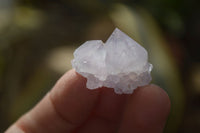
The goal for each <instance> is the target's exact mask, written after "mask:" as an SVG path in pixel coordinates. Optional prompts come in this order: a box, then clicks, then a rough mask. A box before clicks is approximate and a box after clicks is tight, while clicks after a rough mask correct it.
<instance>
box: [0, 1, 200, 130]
mask: <svg viewBox="0 0 200 133" xmlns="http://www.w3.org/2000/svg"><path fill="white" fill-rule="evenodd" d="M199 5H200V2H199V1H198V0H56V1H55V0H42V1H41V0H0V132H3V131H4V130H5V129H6V128H7V127H8V126H9V125H10V124H11V123H13V122H14V121H15V120H16V119H17V118H18V117H19V116H20V115H22V114H23V113H25V112H26V111H27V110H29V109H30V108H32V107H33V106H34V105H35V104H36V103H37V102H38V101H39V100H40V99H41V98H42V97H43V96H44V95H45V93H46V92H47V91H49V90H50V89H51V87H52V86H53V85H54V83H55V82H56V81H57V79H58V78H59V77H60V76H61V75H62V74H63V73H64V72H65V71H67V70H69V69H70V68H71V60H72V58H73V51H74V50H75V49H76V48H77V47H78V46H79V45H81V44H82V43H83V42H85V41H86V40H93V39H98V40H100V39H102V40H103V41H105V40H106V39H107V38H108V36H109V35H110V34H111V33H112V31H113V30H114V28H115V27H118V28H120V29H121V30H122V31H124V32H125V33H127V34H128V35H129V36H131V37H132V38H133V39H135V40H136V41H137V42H139V43H140V44H141V45H143V46H144V47H145V48H146V49H147V50H148V51H149V58H150V62H151V63H152V64H153V65H154V69H153V71H152V75H153V81H152V82H153V83H155V84H158V85H159V86H161V87H162V88H164V89H165V90H166V91H167V92H168V94H169V96H170V99H171V104H172V109H171V113H170V117H169V119H168V122H167V125H166V128H165V132H166V133H199V132H200V52H199V50H200V49H199V48H200V47H199V45H200V44H199V42H200V12H199V11H200V8H199Z"/></svg>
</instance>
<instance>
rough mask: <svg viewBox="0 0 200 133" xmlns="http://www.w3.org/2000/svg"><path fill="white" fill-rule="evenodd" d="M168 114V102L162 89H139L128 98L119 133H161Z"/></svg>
mask: <svg viewBox="0 0 200 133" xmlns="http://www.w3.org/2000/svg"><path fill="white" fill-rule="evenodd" d="M169 112H170V100H169V97H168V95H167V93H166V92H165V91H164V90H163V89H162V88H160V87H159V86H157V85H153V84H152V85H147V86H143V87H139V88H137V89H136V90H135V92H134V93H133V94H132V95H131V96H130V98H129V101H128V104H127V106H126V109H125V112H124V116H123V117H124V118H123V121H122V123H123V124H122V125H121V128H120V132H124V133H126V132H133V131H134V132H140V133H144V132H149V133H161V132H162V130H163V128H164V125H165V121H166V119H167V116H168V114H169Z"/></svg>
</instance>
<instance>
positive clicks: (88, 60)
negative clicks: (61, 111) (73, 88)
mask: <svg viewBox="0 0 200 133" xmlns="http://www.w3.org/2000/svg"><path fill="white" fill-rule="evenodd" d="M72 67H73V68H75V70H76V72H78V73H79V74H81V75H82V76H83V77H85V78H87V88H88V89H96V88H100V87H103V86H104V87H108V88H114V91H115V93H117V94H123V93H125V94H131V93H133V91H134V89H136V88H137V87H138V86H144V85H147V84H149V82H150V81H151V74H150V72H151V70H152V65H151V64H150V63H148V54H147V51H146V50H145V49H144V48H143V47H142V46H141V45H139V44H138V43H137V42H136V41H134V40H133V39H131V38H130V37H129V36H127V35H126V34H125V33H123V32H122V31H120V30H119V29H117V28H116V29H115V30H114V31H113V33H112V34H111V36H110V37H109V38H108V40H107V41H106V42H105V43H103V42H102V41H101V40H92V41H86V42H85V43H84V44H82V45H81V46H80V47H79V48H77V49H76V50H75V52H74V59H73V60H72Z"/></svg>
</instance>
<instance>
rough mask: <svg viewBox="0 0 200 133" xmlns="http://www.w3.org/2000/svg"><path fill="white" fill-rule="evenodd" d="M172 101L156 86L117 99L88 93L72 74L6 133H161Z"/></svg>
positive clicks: (79, 78) (101, 91) (111, 94)
mask: <svg viewBox="0 0 200 133" xmlns="http://www.w3.org/2000/svg"><path fill="white" fill-rule="evenodd" d="M169 112H170V100H169V97H168V95H167V93H166V92H165V91H164V90H163V89H161V88H160V87H158V86H156V85H147V86H143V87H139V88H137V89H136V90H135V91H134V93H133V94H130V95H125V94H122V95H118V94H115V93H114V91H113V89H111V88H99V89H95V90H89V89H87V88H86V79H85V78H83V77H82V76H81V75H79V74H78V73H76V72H75V70H70V71H69V72H67V73H66V74H64V75H63V76H62V77H61V78H60V79H59V80H58V81H57V83H56V85H55V86H54V87H53V89H52V90H51V91H50V92H49V93H47V94H46V96H45V97H44V98H43V99H42V100H41V101H40V102H39V103H38V104H37V105H36V106H35V107H34V108H33V109H31V110H30V111H29V112H27V113H26V114H25V115H23V116H22V117H21V118H19V120H17V121H16V122H15V123H14V124H13V125H11V126H10V127H9V128H8V129H7V130H6V131H5V133H94V132H95V133H133V132H135V133H162V132H163V128H164V125H165V122H166V120H167V117H168V114H169Z"/></svg>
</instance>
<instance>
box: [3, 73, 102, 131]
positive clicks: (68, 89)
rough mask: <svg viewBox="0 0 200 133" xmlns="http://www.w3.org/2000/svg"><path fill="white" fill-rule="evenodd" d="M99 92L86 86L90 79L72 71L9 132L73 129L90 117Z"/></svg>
mask: <svg viewBox="0 0 200 133" xmlns="http://www.w3.org/2000/svg"><path fill="white" fill-rule="evenodd" d="M98 96H99V91H98V89H97V90H89V89H87V88H86V79H85V78H83V77H82V76H80V75H79V74H77V73H76V72H75V70H70V71H69V72H67V73H66V74H65V75H63V77H61V79H59V80H58V82H57V83H56V85H55V86H54V87H53V89H52V90H51V91H50V92H49V93H48V94H47V95H46V96H45V97H44V98H43V99H42V100H41V102H40V103H39V104H38V105H36V107H34V108H33V109H32V110H31V111H30V112H28V113H27V114H25V115H24V116H23V117H22V118H20V119H19V120H18V121H17V122H16V123H15V124H14V125H13V126H11V128H9V129H8V130H7V133H11V132H12V131H13V132H16V131H19V132H20V131H21V132H37V133H40V132H42V133H43V132H48V133H51V132H60V133H61V132H70V131H73V130H74V129H75V128H76V127H77V126H79V125H80V124H81V123H82V122H83V121H84V120H85V119H87V117H88V115H89V114H90V112H91V110H92V108H93V107H94V106H95V103H96V101H97V99H98Z"/></svg>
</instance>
